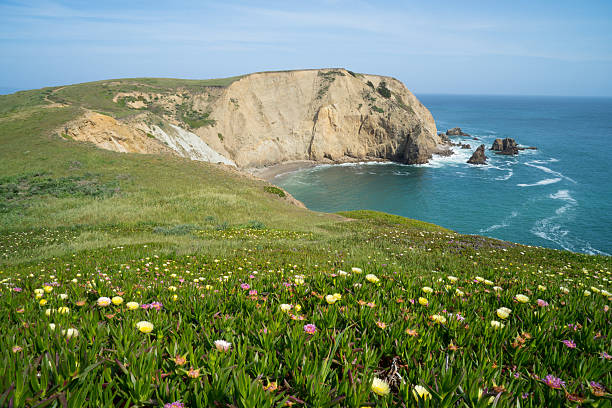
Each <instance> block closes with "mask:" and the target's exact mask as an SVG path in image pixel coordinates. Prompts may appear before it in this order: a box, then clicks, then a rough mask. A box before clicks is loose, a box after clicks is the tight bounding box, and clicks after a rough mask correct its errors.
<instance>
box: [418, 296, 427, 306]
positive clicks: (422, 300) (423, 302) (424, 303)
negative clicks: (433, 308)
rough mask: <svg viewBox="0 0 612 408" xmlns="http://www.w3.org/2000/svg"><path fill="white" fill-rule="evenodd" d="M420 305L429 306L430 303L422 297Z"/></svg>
mask: <svg viewBox="0 0 612 408" xmlns="http://www.w3.org/2000/svg"><path fill="white" fill-rule="evenodd" d="M419 304H420V305H421V306H427V305H428V304H429V301H428V300H427V299H425V298H424V297H420V298H419Z"/></svg>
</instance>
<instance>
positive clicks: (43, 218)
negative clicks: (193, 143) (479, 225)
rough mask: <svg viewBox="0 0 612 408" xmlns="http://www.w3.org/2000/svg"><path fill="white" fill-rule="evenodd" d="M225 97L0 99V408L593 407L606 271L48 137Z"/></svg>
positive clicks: (61, 94)
mask: <svg viewBox="0 0 612 408" xmlns="http://www.w3.org/2000/svg"><path fill="white" fill-rule="evenodd" d="M235 79H237V78H227V79H219V80H206V81H195V80H178V79H122V80H108V81H98V82H93V83H87V84H78V85H70V86H66V87H55V88H45V89H41V90H32V91H23V92H18V93H15V94H12V95H3V96H0V281H1V282H2V284H3V286H2V287H1V292H0V306H1V307H0V311H1V313H2V316H3V318H2V320H1V322H0V328H1V329H2V335H0V350H2V351H1V353H2V357H1V360H0V361H1V363H0V406H15V407H21V406H41V407H42V406H58V407H59V406H69V407H72V406H74V407H81V406H92V407H103V406H109V407H110V406H124V407H128V406H164V404H169V403H172V402H176V401H180V402H181V403H184V404H185V406H189V407H196V406H232V407H254V406H257V407H266V406H283V405H284V404H286V403H290V404H294V405H297V406H314V407H324V406H355V407H359V406H401V405H402V404H404V405H405V406H431V407H434V406H435V407H442V406H444V407H451V406H461V407H481V406H482V407H484V406H493V405H496V406H504V407H505V406H512V407H519V406H520V407H529V406H532V407H536V406H548V407H556V406H559V407H560V406H566V405H568V406H570V405H571V404H574V403H573V402H572V401H583V402H582V406H598V407H604V406H610V405H609V404H610V401H611V399H610V393H609V390H610V389H611V387H612V374H611V373H612V370H611V369H610V367H611V364H612V362H611V361H610V358H611V357H610V354H612V349H611V348H610V338H611V335H612V332H611V329H610V328H611V327H612V325H611V324H610V319H611V318H610V313H611V312H610V311H609V305H610V301H611V300H612V298H611V295H610V293H609V291H611V290H612V289H611V287H610V279H611V276H610V267H611V265H612V262H611V260H610V258H609V257H603V256H588V255H583V254H575V253H570V252H564V251H556V250H552V249H545V248H534V247H528V246H523V245H518V244H514V243H509V242H503V241H499V240H495V239H489V238H485V237H480V236H470V235H461V234H458V233H455V232H453V231H450V230H447V229H445V228H442V227H438V226H435V225H432V224H428V223H424V222H420V221H415V220H410V219H406V218H403V217H398V216H392V215H388V214H383V213H377V212H372V211H356V212H343V213H340V214H324V213H317V212H313V211H310V210H307V209H303V208H300V207H298V206H296V205H293V204H291V202H289V201H288V200H287V199H286V198H284V197H281V196H282V195H283V194H282V193H281V194H276V193H278V191H277V190H275V189H273V188H270V184H269V183H267V182H264V181H262V180H258V179H254V178H252V177H249V176H246V175H243V174H241V173H239V172H237V171H236V170H232V169H230V168H228V167H225V166H220V165H214V164H209V163H203V162H196V161H191V160H188V159H183V158H179V157H175V156H169V155H163V156H162V155H160V156H155V155H144V154H126V153H117V152H112V151H107V150H101V149H98V148H96V147H95V146H93V145H91V144H86V143H80V142H76V141H73V140H70V139H69V138H65V137H61V133H62V128H63V126H64V124H65V123H66V122H68V121H70V120H72V119H74V118H76V117H77V116H79V115H80V114H81V113H82V112H83V111H84V109H89V110H94V111H98V112H101V113H105V114H107V115H111V116H113V117H116V118H121V117H127V116H130V115H132V114H136V113H138V112H140V111H142V110H143V109H144V110H149V111H150V112H152V114H156V112H155V109H156V108H155V106H154V105H155V104H152V105H151V106H147V107H145V108H142V109H136V108H131V107H130V106H129V105H127V104H122V103H120V102H116V101H113V95H116V93H117V92H133V91H146V92H151V90H155V92H159V93H164V92H168V93H170V92H180V91H181V90H183V89H185V90H198V89H199V90H201V89H203V88H206V89H209V88H210V87H219V86H227V85H228V84H229V83H231V82H232V81H233V80H235ZM211 89H212V88H211ZM352 268H360V270H361V271H362V273H360V270H359V269H354V270H353V269H352ZM344 271H346V272H344ZM370 274H371V275H372V276H370ZM366 275H368V276H366ZM41 290H42V293H37V292H41ZM334 294H336V296H335V297H334ZM63 295H66V296H63ZM517 295H526V296H527V297H528V300H527V302H526V303H523V302H522V299H523V298H522V297H521V296H517ZM115 296H120V297H121V300H122V302H121V303H120V304H113V303H111V304H110V305H108V306H102V305H103V304H104V303H105V301H104V300H102V301H100V302H98V299H99V298H100V297H110V298H112V297H115ZM419 298H423V299H422V300H421V299H419ZM115 301H116V303H119V299H115ZM127 302H137V303H138V304H139V305H138V306H137V307H136V310H130V309H129V308H128V307H127ZM155 302H159V303H161V304H163V307H160V306H159V305H158V304H157V303H155ZM423 304H426V305H423ZM147 305H150V306H147ZM283 305H285V306H283ZM142 306H146V307H145V308H143V307H142ZM502 307H507V308H509V309H511V312H510V313H509V314H508V313H504V311H503V310H502V311H501V312H500V311H499V310H498V309H499V308H502ZM158 309H159V310H158ZM141 321H146V322H149V323H151V324H152V326H153V329H152V331H151V332H148V330H147V329H146V327H147V325H142V324H141V325H140V326H139V327H140V329H138V328H137V327H136V323H137V322H141ZM492 321H495V322H498V323H492ZM50 324H53V325H54V326H50ZM307 325H314V326H307ZM74 329H76V331H75V330H74ZM77 334H78V335H77ZM217 340H225V341H228V342H230V343H231V346H230V348H229V350H224V347H223V346H222V345H221V344H220V343H217V344H215V341H217ZM375 378H378V379H380V380H382V383H381V384H382V385H379V383H378V382H376V384H375V385H376V386H375V387H372V384H373V380H374V379H375ZM561 380H562V381H563V385H561V382H560V381H561ZM417 386H418V387H417ZM420 387H424V388H420ZM419 395H420V396H419ZM213 402H214V403H213ZM490 404H491V405H490ZM175 406H178V405H175ZM571 406H573V405H571Z"/></svg>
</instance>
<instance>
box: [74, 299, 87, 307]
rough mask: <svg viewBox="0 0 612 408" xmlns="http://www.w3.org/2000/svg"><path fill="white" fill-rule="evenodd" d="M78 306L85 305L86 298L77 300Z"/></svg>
mask: <svg viewBox="0 0 612 408" xmlns="http://www.w3.org/2000/svg"><path fill="white" fill-rule="evenodd" d="M76 305H77V306H85V301H84V300H79V301H77V302H76Z"/></svg>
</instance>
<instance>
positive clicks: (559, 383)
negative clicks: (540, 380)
mask: <svg viewBox="0 0 612 408" xmlns="http://www.w3.org/2000/svg"><path fill="white" fill-rule="evenodd" d="M544 384H546V385H548V386H549V387H550V388H554V389H555V390H560V389H561V388H563V387H565V381H563V380H562V379H560V378H557V377H555V376H553V375H551V374H548V375H547V376H546V377H544Z"/></svg>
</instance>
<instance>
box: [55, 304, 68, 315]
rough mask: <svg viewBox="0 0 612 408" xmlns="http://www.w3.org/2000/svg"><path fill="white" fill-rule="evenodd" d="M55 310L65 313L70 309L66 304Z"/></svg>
mask: <svg viewBox="0 0 612 408" xmlns="http://www.w3.org/2000/svg"><path fill="white" fill-rule="evenodd" d="M57 311H58V312H59V313H61V314H66V313H70V309H69V308H67V307H66V306H62V307H60V308H58V309H57Z"/></svg>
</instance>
